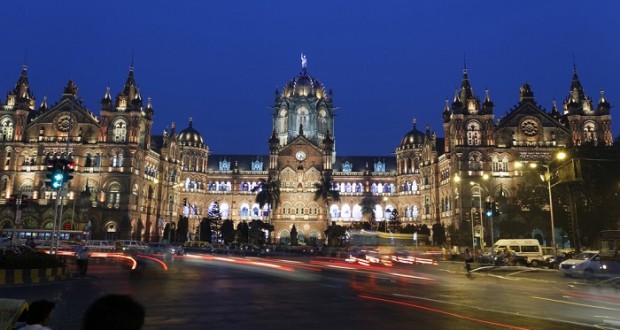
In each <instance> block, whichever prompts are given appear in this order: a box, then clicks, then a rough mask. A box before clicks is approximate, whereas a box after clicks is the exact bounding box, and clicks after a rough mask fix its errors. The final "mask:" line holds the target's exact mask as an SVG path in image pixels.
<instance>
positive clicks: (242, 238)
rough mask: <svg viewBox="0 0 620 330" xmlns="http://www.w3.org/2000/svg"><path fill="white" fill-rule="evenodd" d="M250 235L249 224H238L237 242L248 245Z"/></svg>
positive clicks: (243, 222)
mask: <svg viewBox="0 0 620 330" xmlns="http://www.w3.org/2000/svg"><path fill="white" fill-rule="evenodd" d="M249 233H250V227H249V226H248V223H247V222H245V221H242V222H240V223H239V224H237V242H239V243H248V238H249Z"/></svg>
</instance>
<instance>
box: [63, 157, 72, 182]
mask: <svg viewBox="0 0 620 330" xmlns="http://www.w3.org/2000/svg"><path fill="white" fill-rule="evenodd" d="M62 163H63V165H64V167H63V174H64V177H63V182H69V181H71V179H73V175H71V173H73V171H74V169H73V167H74V166H75V162H72V161H70V160H67V159H62Z"/></svg>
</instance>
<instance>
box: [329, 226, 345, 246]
mask: <svg viewBox="0 0 620 330" xmlns="http://www.w3.org/2000/svg"><path fill="white" fill-rule="evenodd" d="M346 233H347V231H346V229H345V228H344V227H343V226H340V225H336V223H335V222H332V225H331V226H329V227H328V228H327V230H325V236H327V244H328V245H329V246H342V245H343V244H342V242H343V240H344V237H345V235H346Z"/></svg>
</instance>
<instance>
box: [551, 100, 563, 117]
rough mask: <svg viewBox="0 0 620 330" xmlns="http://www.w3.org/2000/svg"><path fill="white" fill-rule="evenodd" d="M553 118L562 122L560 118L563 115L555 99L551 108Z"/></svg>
mask: <svg viewBox="0 0 620 330" xmlns="http://www.w3.org/2000/svg"><path fill="white" fill-rule="evenodd" d="M551 117H553V118H555V119H556V120H560V118H562V114H561V113H560V111H559V110H558V102H557V101H556V100H555V99H553V105H552V106H551Z"/></svg>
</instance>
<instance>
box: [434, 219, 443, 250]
mask: <svg viewBox="0 0 620 330" xmlns="http://www.w3.org/2000/svg"><path fill="white" fill-rule="evenodd" d="M445 242H446V228H445V227H444V225H443V224H441V223H439V222H436V223H435V224H434V225H433V244H434V245H442V244H444V243H445Z"/></svg>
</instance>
